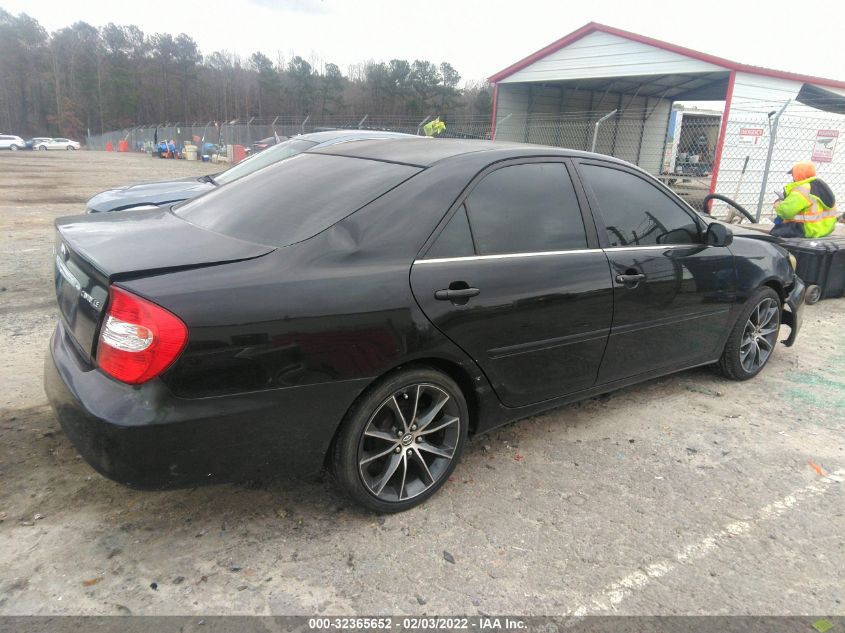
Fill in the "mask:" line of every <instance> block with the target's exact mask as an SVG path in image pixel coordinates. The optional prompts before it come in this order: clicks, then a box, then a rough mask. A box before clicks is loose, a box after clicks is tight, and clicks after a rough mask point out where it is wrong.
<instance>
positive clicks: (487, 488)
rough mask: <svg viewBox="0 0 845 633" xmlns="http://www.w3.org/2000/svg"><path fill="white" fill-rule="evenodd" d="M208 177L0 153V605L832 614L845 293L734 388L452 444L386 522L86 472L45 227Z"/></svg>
mask: <svg viewBox="0 0 845 633" xmlns="http://www.w3.org/2000/svg"><path fill="white" fill-rule="evenodd" d="M213 169H214V167H213V166H209V165H202V164H197V163H187V162H183V161H163V160H154V159H150V158H147V157H142V156H127V155H116V154H105V153H89V152H76V153H70V152H69V153H65V152H62V153H61V154H41V153H36V154H33V153H25V152H18V153H17V154H13V153H10V152H5V153H3V154H0V224H2V226H0V253H2V254H1V255H0V287H2V291H0V345H2V351H3V362H2V367H1V368H0V384H2V386H3V389H2V393H0V613H2V614H32V613H38V614H70V613H74V614H83V613H84V614H121V613H130V612H131V613H135V614H152V613H155V614H199V613H202V614H209V613H217V614H230V613H239V614H253V613H255V614H270V613H272V614H293V613H302V614H313V613H329V614H339V613H353V612H354V613H366V614H376V613H385V614H389V613H392V614H400V613H417V614H419V613H465V614H476V613H522V614H557V615H560V614H572V613H629V614H676V613H681V614H746V613H748V614H811V613H812V614H827V615H835V614H845V605H843V601H845V503H843V501H844V500H845V494H843V490H844V489H845V483H842V482H841V479H842V475H843V468H845V415H843V411H845V347H843V345H842V340H843V332H845V300H831V301H824V302H822V303H820V304H818V305H816V306H812V307H809V308H807V309H806V311H805V318H806V322H805V331H804V332H803V336H801V337H799V339H798V344H797V345H796V346H795V347H794V348H791V349H787V348H784V347H782V346H781V347H780V348H779V349H778V350H777V355H776V357H775V358H774V359H773V361H772V362H771V364H770V365H769V367H768V368H767V369H766V370H765V372H764V374H763V375H762V376H761V377H759V378H758V379H756V380H754V381H751V382H749V383H732V382H727V381H724V380H722V379H719V378H716V377H714V376H713V375H711V374H710V373H709V372H708V371H706V370H697V371H691V372H686V373H684V374H680V375H677V376H674V377H669V378H665V379H661V380H656V381H652V382H649V383H646V384H643V385H640V386H637V387H632V388H629V389H626V390H624V391H621V392H617V393H614V394H611V395H609V396H604V397H601V398H597V399H593V400H589V401H587V402H584V403H580V404H577V405H572V406H568V407H565V408H562V409H560V410H557V411H555V412H553V413H551V414H548V415H544V416H539V417H535V418H531V419H528V420H524V421H522V422H519V423H517V424H513V425H510V426H508V427H505V428H503V429H501V430H499V431H498V432H495V433H492V434H490V435H487V436H484V437H479V438H475V439H474V440H473V441H472V442H471V443H470V445H469V447H468V449H467V452H466V455H465V457H464V460H463V462H462V464H461V465H460V466H459V467H458V469H457V471H456V474H455V476H454V477H453V479H452V481H450V483H448V484H447V485H446V486H445V487H444V489H443V490H442V491H441V492H440V493H439V494H438V495H437V496H436V497H435V498H433V499H432V500H431V501H430V502H429V503H427V504H426V505H424V506H423V507H421V508H417V509H415V510H412V511H410V512H407V513H404V514H401V515H395V516H387V517H379V516H373V515H370V514H366V513H364V512H361V511H359V510H358V509H357V508H356V507H354V506H353V505H352V504H351V503H349V502H348V501H347V500H346V499H345V498H343V497H341V496H339V495H338V494H337V493H336V492H335V491H334V490H333V488H332V487H331V485H330V484H329V483H328V482H324V481H308V482H303V483H299V484H279V483H269V484H262V485H219V486H213V487H205V488H199V489H191V490H181V491H172V492H158V493H151V492H138V491H132V490H128V489H126V488H123V487H121V486H119V485H117V484H115V483H112V482H110V481H107V480H106V479H104V478H102V477H101V476H99V475H98V474H96V473H95V472H94V471H93V470H92V469H91V468H89V467H88V466H87V465H86V464H85V462H83V461H82V460H81V459H80V458H79V457H78V456H77V455H76V452H75V451H74V449H73V448H72V447H71V446H70V444H69V443H68V441H67V440H66V439H65V437H64V435H63V434H62V432H61V430H60V428H59V426H58V424H57V422H56V420H55V418H54V416H53V414H52V412H51V410H50V409H49V407H48V406H47V403H46V398H45V396H44V393H43V391H42V387H41V372H42V363H43V358H44V353H45V350H46V345H47V339H48V336H49V334H50V332H51V329H52V328H53V324H54V321H55V318H56V316H55V312H54V308H53V298H52V290H51V284H52V277H51V275H52V272H51V263H50V260H51V248H52V241H53V234H52V233H53V232H52V221H53V219H54V218H55V217H58V216H62V215H67V214H72V213H77V212H80V211H82V210H83V206H84V202H85V200H86V199H87V197H88V196H90V195H91V194H93V193H95V192H97V191H99V190H101V189H103V188H106V187H108V186H111V185H117V184H123V183H126V182H131V181H141V180H155V179H159V178H164V177H181V176H187V175H191V174H201V173H205V172H206V171H212V170H213ZM811 341H812V342H813V343H814V345H811ZM822 473H825V474H827V473H833V475H832V477H828V476H823V475H822ZM446 552H448V554H449V556H446V554H445V553H446ZM447 559H450V560H447ZM452 561H453V562H452Z"/></svg>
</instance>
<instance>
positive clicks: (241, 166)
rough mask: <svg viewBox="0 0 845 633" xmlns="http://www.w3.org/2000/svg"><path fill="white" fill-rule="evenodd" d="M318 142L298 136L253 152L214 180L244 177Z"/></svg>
mask: <svg viewBox="0 0 845 633" xmlns="http://www.w3.org/2000/svg"><path fill="white" fill-rule="evenodd" d="M316 144H317V143H315V142H314V141H306V140H303V139H298V138H292V139H290V140H287V141H283V142H282V143H279V144H278V145H274V146H273V147H269V148H267V149H265V150H264V151H263V152H258V153H257V154H253V155H252V156H250V157H249V158H247V159H246V160H243V161H241V162H240V163H238V164H237V165H235V166H233V167H231V168H229V169H227V170H226V171H224V172H223V173H222V174H217V175H216V176H215V177H214V181H215V182H216V183H217V184H218V185H225V184H226V183H229V182H233V181H235V180H237V179H238V178H243V177H244V176H246V175H248V174H251V173H252V172H254V171H258V170H259V169H261V168H262V167H267V165H272V164H273V163H277V162H279V161H280V160H285V159H286V158H290V157H292V156H296V155H297V154H301V153H302V152H304V151H305V150H307V149H311V148H312V147H314V146H315V145H316Z"/></svg>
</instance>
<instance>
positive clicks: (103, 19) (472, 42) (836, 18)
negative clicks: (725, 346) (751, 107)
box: [0, 0, 845, 81]
mask: <svg viewBox="0 0 845 633" xmlns="http://www.w3.org/2000/svg"><path fill="white" fill-rule="evenodd" d="M0 7H3V8H4V9H6V10H7V11H10V12H11V13H15V14H17V13H21V12H26V13H28V14H30V15H31V16H33V17H35V18H36V19H37V20H38V21H39V22H41V24H42V25H43V26H44V27H46V28H47V29H48V30H50V31H53V30H56V29H59V28H61V27H64V26H68V25H70V24H72V23H73V22H75V21H77V20H82V21H85V22H88V23H90V24H93V25H96V26H102V25H105V24H107V23H109V22H115V23H117V24H135V25H137V26H139V27H140V28H141V29H142V30H143V31H144V32H145V33H155V32H169V33H172V34H174V35H176V34H178V33H180V32H184V33H187V34H188V35H190V36H192V37H193V38H194V39H195V40H196V41H197V43H198V44H199V47H200V49H201V50H202V52H203V53H204V54H208V53H211V52H212V51H215V50H228V51H231V52H234V53H238V54H240V55H242V56H244V57H247V56H249V55H250V54H251V53H253V52H255V51H261V52H263V53H264V54H266V55H267V56H268V57H270V58H271V59H273V60H276V59H277V58H278V56H279V55H280V54H281V55H283V56H284V57H285V58H287V59H289V58H290V57H291V56H292V55H293V54H298V55H301V56H302V57H304V58H306V59H309V58H312V59H315V58H318V59H320V60H322V61H323V62H334V63H336V64H338V65H340V66H341V68H343V69H344V71H345V70H346V68H347V67H348V66H349V65H350V64H355V63H359V62H362V61H366V60H368V59H375V60H384V61H387V60H390V59H391V58H401V59H408V60H414V59H427V60H430V61H434V62H441V61H448V62H450V63H451V64H452V65H453V66H455V68H457V70H458V72H460V73H461V76H462V78H463V80H464V81H466V80H476V79H482V78H485V77H488V76H489V75H491V74H493V73H495V72H496V71H498V70H501V69H502V68H504V67H506V66H508V65H510V64H512V63H513V62H515V61H517V60H519V59H521V58H522V57H525V56H526V55H528V54H530V53H532V52H534V51H535V50H537V49H539V48H541V47H543V46H545V45H547V44H549V43H551V42H553V41H554V40H556V39H558V38H560V37H562V36H564V35H566V34H567V33H569V32H571V31H573V30H575V29H577V28H578V27H580V26H583V25H584V24H585V23H587V22H590V21H595V22H601V23H604V24H608V25H611V26H615V27H618V28H622V29H627V30H629V31H635V32H637V33H641V34H643V35H648V36H651V37H656V38H658V39H662V40H666V41H669V42H672V43H674V44H679V45H682V46H686V47H688V48H693V49H697V50H700V51H704V52H707V53H711V54H713V55H718V56H721V57H726V58H728V59H733V60H735V61H738V62H744V63H749V64H755V65H759V66H767V67H769V68H776V69H779V70H791V71H794V72H799V73H805V74H812V75H818V76H822V77H828V78H833V79H843V80H845V36H843V26H845V2H843V1H842V0H828V1H827V2H821V1H815V0H804V1H803V2H795V1H794V0H793V1H792V2H789V3H786V2H784V1H783V0H775V1H769V2H759V1H757V0H753V1H752V0H734V1H732V2H723V1H722V0H718V1H716V0H708V1H701V0H699V1H697V2H696V1H690V0H677V1H676V2H645V1H640V2H637V1H635V0H590V1H589V2H583V1H581V0H578V1H575V2H573V1H567V0H557V1H553V0H519V1H518V2H503V1H502V2H500V1H495V0H487V1H486V2H483V1H475V0H450V1H448V2H410V1H407V0H386V1H383V0H239V1H237V2H233V1H231V0H229V1H226V2H222V1H221V2H218V1H217V0H204V1H198V0H169V1H163V0H144V1H143V2H138V1H137V0H114V1H105V0H0ZM793 15H794V17H791V16H793Z"/></svg>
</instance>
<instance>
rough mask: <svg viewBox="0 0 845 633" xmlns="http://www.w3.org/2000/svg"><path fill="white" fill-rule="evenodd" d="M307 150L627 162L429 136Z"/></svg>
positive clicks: (405, 157) (396, 159)
mask: <svg viewBox="0 0 845 633" xmlns="http://www.w3.org/2000/svg"><path fill="white" fill-rule="evenodd" d="M308 152H309V153H320V154H333V155H337V156H349V157H353V158H367V159H370V160H381V161H386V162H392V163H403V164H406V165H412V166H415V167H430V166H432V165H434V164H435V163H437V162H439V161H442V160H445V159H449V158H454V157H458V156H462V155H467V154H478V153H481V152H484V153H487V154H490V162H493V161H496V160H505V159H508V158H521V157H530V156H571V157H576V158H597V159H601V160H604V161H609V162H614V163H618V164H622V165H629V163H626V162H625V161H622V160H619V159H615V158H613V157H611V156H607V155H605V154H593V153H590V152H582V151H578V150H572V149H566V148H561V147H550V146H547V145H529V144H527V143H505V142H500V141H496V142H493V141H480V140H471V139H447V138H438V139H430V141H429V142H427V143H420V142H419V141H418V140H399V139H397V140H391V141H390V142H389V143H384V142H378V141H363V140H362V141H360V142H357V143H348V144H347V143H343V144H337V145H330V146H328V147H314V148H312V149H310V150H308Z"/></svg>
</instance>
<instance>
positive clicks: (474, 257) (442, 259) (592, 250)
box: [414, 248, 602, 264]
mask: <svg viewBox="0 0 845 633" xmlns="http://www.w3.org/2000/svg"><path fill="white" fill-rule="evenodd" d="M601 250H602V249H600V248H579V249H575V250H571V251H536V252H530V253H499V254H496V255H465V256H463V257H437V258H433V259H417V260H414V263H415V264H445V263H448V262H466V261H475V260H484V259H513V258H516V257H544V256H549V255H574V254H577V253H581V254H583V253H599V252H601Z"/></svg>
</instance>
